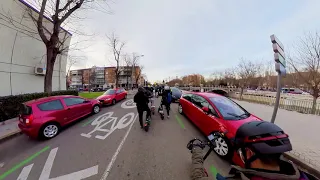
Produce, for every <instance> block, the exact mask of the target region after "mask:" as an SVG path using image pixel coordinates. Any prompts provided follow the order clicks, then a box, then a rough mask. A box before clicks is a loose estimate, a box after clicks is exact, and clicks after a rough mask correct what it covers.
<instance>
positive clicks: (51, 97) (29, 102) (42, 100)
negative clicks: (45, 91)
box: [24, 95, 79, 105]
mask: <svg viewBox="0 0 320 180" xmlns="http://www.w3.org/2000/svg"><path fill="white" fill-rule="evenodd" d="M63 97H64V98H66V97H79V96H73V95H60V96H49V97H43V98H39V99H33V100H31V101H27V102H25V103H24V104H26V105H32V104H35V103H37V104H38V103H42V102H47V101H51V100H56V99H60V98H63Z"/></svg>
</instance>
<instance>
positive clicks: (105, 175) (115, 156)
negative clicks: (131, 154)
mask: <svg viewBox="0 0 320 180" xmlns="http://www.w3.org/2000/svg"><path fill="white" fill-rule="evenodd" d="M137 117H138V114H137V115H136V117H135V118H134V120H133V122H132V123H131V125H130V127H129V129H128V131H127V133H126V134H125V136H124V137H123V139H122V141H121V142H120V144H119V146H118V148H117V150H116V152H115V153H114V154H113V156H112V159H111V161H110V163H109V164H108V166H107V169H106V170H105V171H104V173H103V175H102V177H101V179H100V180H106V179H107V177H108V176H109V173H110V170H111V168H112V166H113V164H114V162H115V161H116V159H117V156H118V154H119V152H120V151H121V148H122V146H123V144H124V142H125V141H126V139H127V137H128V135H129V133H130V131H131V128H132V126H133V124H134V122H135V121H136V119H137Z"/></svg>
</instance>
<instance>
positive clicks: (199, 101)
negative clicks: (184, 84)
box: [192, 95, 209, 108]
mask: <svg viewBox="0 0 320 180" xmlns="http://www.w3.org/2000/svg"><path fill="white" fill-rule="evenodd" d="M192 102H193V104H194V105H196V106H198V107H200V108H202V107H203V105H202V104H206V103H207V104H206V106H208V105H209V103H208V102H207V101H206V99H204V98H203V97H201V96H198V95H193V97H192Z"/></svg>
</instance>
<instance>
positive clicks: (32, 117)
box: [18, 96, 100, 139]
mask: <svg viewBox="0 0 320 180" xmlns="http://www.w3.org/2000/svg"><path fill="white" fill-rule="evenodd" d="M99 111H100V103H99V101H98V100H95V99H93V100H88V99H84V98H81V97H79V96H51V97H45V98H41V99H35V100H32V101H28V102H26V103H23V104H21V107H20V115H19V124H18V126H19V128H20V129H21V131H22V132H23V133H25V134H27V135H28V136H30V137H32V138H38V137H42V138H45V139H50V138H53V137H55V136H56V135H58V133H59V131H60V128H61V127H63V126H65V125H67V124H69V123H71V122H73V121H75V120H77V119H79V118H81V117H84V116H86V115H89V114H91V113H94V114H97V113H99Z"/></svg>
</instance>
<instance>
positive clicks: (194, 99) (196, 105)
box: [178, 92, 262, 158]
mask: <svg viewBox="0 0 320 180" xmlns="http://www.w3.org/2000/svg"><path fill="white" fill-rule="evenodd" d="M178 111H179V113H180V114H184V115H186V116H187V117H188V118H189V119H190V120H191V121H192V122H193V123H194V124H195V125H196V126H197V127H198V128H199V129H200V130H201V131H202V132H203V133H204V134H205V135H206V136H209V135H211V134H213V133H216V132H218V133H220V134H221V137H219V138H218V139H217V140H216V144H217V146H216V148H214V151H215V152H216V153H217V154H218V155H219V156H221V157H224V158H228V157H232V156H233V153H234V152H233V150H232V143H231V142H232V141H231V140H230V139H232V138H234V136H235V134H236V131H237V129H238V128H239V127H240V126H241V125H242V124H244V123H246V122H249V121H262V120H261V119H260V118H258V117H256V116H254V115H252V114H250V113H249V112H247V111H246V110H245V109H244V108H242V107H241V106H240V105H238V104H237V103H235V102H234V101H232V100H231V99H229V98H227V97H224V96H222V95H218V94H214V93H196V92H186V93H185V94H183V95H182V97H181V99H180V101H179V108H178Z"/></svg>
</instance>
